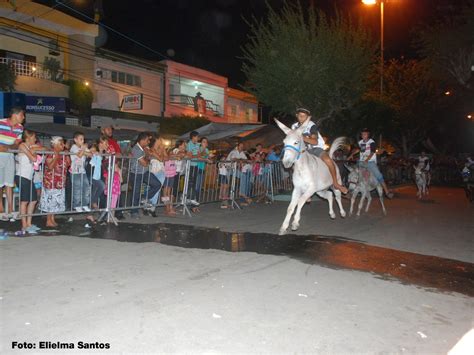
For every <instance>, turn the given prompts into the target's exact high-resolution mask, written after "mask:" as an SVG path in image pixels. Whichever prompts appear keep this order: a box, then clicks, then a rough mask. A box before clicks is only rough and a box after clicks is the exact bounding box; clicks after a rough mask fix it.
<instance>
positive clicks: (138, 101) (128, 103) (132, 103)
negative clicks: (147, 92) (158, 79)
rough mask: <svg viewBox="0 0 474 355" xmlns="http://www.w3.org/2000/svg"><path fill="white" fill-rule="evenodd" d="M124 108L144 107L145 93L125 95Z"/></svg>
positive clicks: (138, 108)
mask: <svg viewBox="0 0 474 355" xmlns="http://www.w3.org/2000/svg"><path fill="white" fill-rule="evenodd" d="M122 109H124V110H141V109H143V94H134V95H125V96H124V97H123V104H122Z"/></svg>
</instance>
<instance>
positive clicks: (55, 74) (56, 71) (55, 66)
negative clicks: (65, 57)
mask: <svg viewBox="0 0 474 355" xmlns="http://www.w3.org/2000/svg"><path fill="white" fill-rule="evenodd" d="M43 70H44V71H45V72H46V73H48V74H49V77H50V79H51V80H52V81H56V82H60V81H62V80H63V73H61V63H60V62H59V60H57V59H56V58H51V57H44V61H43Z"/></svg>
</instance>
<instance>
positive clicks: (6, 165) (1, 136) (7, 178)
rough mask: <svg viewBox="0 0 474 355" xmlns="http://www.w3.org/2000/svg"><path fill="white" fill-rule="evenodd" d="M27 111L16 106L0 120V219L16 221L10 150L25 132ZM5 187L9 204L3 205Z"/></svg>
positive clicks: (13, 160) (13, 166) (12, 163)
mask: <svg viewBox="0 0 474 355" xmlns="http://www.w3.org/2000/svg"><path fill="white" fill-rule="evenodd" d="M24 120H25V111H24V110H23V108H21V107H18V106H15V107H12V108H11V110H10V117H9V118H6V119H3V120H0V219H1V220H2V221H8V220H10V221H11V222H14V221H15V214H14V212H13V186H14V180H15V158H14V155H13V153H11V152H9V150H14V149H17V148H18V146H19V145H20V143H21V139H22V134H23V121H24ZM3 188H5V192H6V195H7V206H6V208H4V207H3Z"/></svg>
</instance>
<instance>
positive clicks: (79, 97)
mask: <svg viewBox="0 0 474 355" xmlns="http://www.w3.org/2000/svg"><path fill="white" fill-rule="evenodd" d="M64 83H65V84H66V85H69V102H70V108H71V109H72V110H75V111H77V112H78V114H79V115H80V116H88V115H90V112H91V106H92V101H93V99H94V94H93V93H92V90H91V89H90V88H89V87H88V86H86V85H84V84H83V83H82V82H80V81H78V80H72V79H70V80H66V81H65V82H64Z"/></svg>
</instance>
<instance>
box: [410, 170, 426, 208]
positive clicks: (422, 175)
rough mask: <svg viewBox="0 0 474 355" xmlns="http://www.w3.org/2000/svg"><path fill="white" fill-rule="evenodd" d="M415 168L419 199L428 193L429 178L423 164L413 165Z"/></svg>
mask: <svg viewBox="0 0 474 355" xmlns="http://www.w3.org/2000/svg"><path fill="white" fill-rule="evenodd" d="M413 169H415V182H416V187H417V188H418V192H417V193H416V196H418V199H420V200H421V199H422V198H423V196H425V195H428V179H427V174H426V171H425V170H424V166H423V165H422V164H418V165H416V166H415V165H413Z"/></svg>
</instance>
